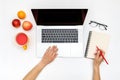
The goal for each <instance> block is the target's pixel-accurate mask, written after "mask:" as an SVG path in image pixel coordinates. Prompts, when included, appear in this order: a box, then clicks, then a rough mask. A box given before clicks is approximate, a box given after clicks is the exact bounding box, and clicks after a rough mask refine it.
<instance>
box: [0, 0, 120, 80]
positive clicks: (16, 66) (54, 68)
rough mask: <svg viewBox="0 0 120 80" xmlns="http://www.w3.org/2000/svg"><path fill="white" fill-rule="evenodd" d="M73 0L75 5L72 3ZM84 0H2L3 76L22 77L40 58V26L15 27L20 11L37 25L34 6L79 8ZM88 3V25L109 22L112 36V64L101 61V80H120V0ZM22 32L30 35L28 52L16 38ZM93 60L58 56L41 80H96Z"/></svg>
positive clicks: (0, 63) (0, 53) (13, 79)
mask: <svg viewBox="0 0 120 80" xmlns="http://www.w3.org/2000/svg"><path fill="white" fill-rule="evenodd" d="M53 1H54V2H55V3H56V4H55V3H53ZM86 1H87V0H86ZM88 1H89V0H88ZM70 2H71V3H72V5H69V4H68V3H70ZM80 2H81V1H80V0H76V1H75V0H36V1H35V0H29V1H28V0H0V79H1V80H22V78H23V77H24V76H25V75H26V74H27V73H28V71H30V70H31V69H32V68H33V67H34V66H35V65H36V64H37V63H38V62H39V61H40V58H37V57H36V53H35V29H36V28H35V27H36V26H33V29H32V30H31V31H28V32H26V31H23V30H22V28H19V29H15V28H13V27H12V25H11V21H12V20H13V19H14V18H17V15H16V13H17V11H19V10H24V11H25V12H26V14H27V18H26V19H25V20H29V21H31V22H33V24H35V22H34V20H33V17H32V14H31V11H30V9H31V8H39V6H46V5H48V7H49V8H50V7H51V8H52V7H53V8H54V7H55V6H58V7H59V6H60V7H62V8H64V6H68V7H74V8H76V7H78V6H79V5H81V4H80ZM43 3H44V4H43ZM61 4H62V6H61ZM83 5H86V4H83ZM87 5H88V6H89V12H88V17H87V20H86V22H85V26H87V24H88V22H89V21H90V20H95V21H98V22H101V23H104V24H107V25H108V26H109V29H108V31H109V34H110V35H111V40H110V46H109V49H108V52H107V54H106V58H107V60H108V62H109V65H106V63H105V62H103V63H102V64H101V70H100V71H101V80H120V76H119V75H120V69H119V68H120V64H119V61H120V51H119V50H120V30H119V29H120V7H119V6H120V1H119V0H100V1H96V0H94V1H93V2H92V3H89V2H88V3H87ZM36 6H37V7H36ZM85 30H87V28H85ZM20 31H22V32H25V33H26V34H27V35H28V36H29V37H30V43H29V46H28V50H26V51H24V50H22V49H21V48H20V47H19V46H17V45H16V44H15V41H14V38H15V35H16V34H17V33H18V32H20ZM84 35H85V36H86V35H87V34H86V33H85V34H84ZM92 62H93V61H92V60H90V59H85V58H57V59H56V60H55V61H54V62H53V63H51V64H49V65H48V66H47V67H46V68H45V69H44V70H43V71H42V73H41V74H40V75H39V76H38V78H37V80H92Z"/></svg>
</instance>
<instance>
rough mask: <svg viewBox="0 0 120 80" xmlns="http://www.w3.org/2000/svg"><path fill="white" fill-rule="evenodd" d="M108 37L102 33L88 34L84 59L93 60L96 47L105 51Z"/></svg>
mask: <svg viewBox="0 0 120 80" xmlns="http://www.w3.org/2000/svg"><path fill="white" fill-rule="evenodd" d="M109 39H110V36H109V35H108V34H106V33H102V32H95V31H90V32H89V38H88V42H87V46H86V53H85V57H88V58H94V57H95V52H96V46H98V47H99V48H100V49H102V50H103V51H105V53H106V51H107V49H108V44H109Z"/></svg>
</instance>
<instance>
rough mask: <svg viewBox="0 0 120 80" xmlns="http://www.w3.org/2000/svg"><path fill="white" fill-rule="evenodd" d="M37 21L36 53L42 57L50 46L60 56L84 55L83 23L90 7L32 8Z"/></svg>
mask: <svg viewBox="0 0 120 80" xmlns="http://www.w3.org/2000/svg"><path fill="white" fill-rule="evenodd" d="M31 12H32V15H33V18H34V21H35V23H36V29H37V30H36V38H37V39H36V51H37V52H36V53H37V57H42V56H43V55H44V53H45V51H46V49H47V48H48V47H49V46H53V45H56V46H57V47H58V49H59V50H58V57H84V53H83V28H84V27H83V25H84V22H85V18H86V15H87V12H88V9H31Z"/></svg>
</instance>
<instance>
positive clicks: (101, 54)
mask: <svg viewBox="0 0 120 80" xmlns="http://www.w3.org/2000/svg"><path fill="white" fill-rule="evenodd" d="M96 48H97V50H99V51H100V56H102V58H103V59H104V60H105V62H106V63H107V64H108V62H107V60H106V59H105V57H104V55H103V53H102V51H101V50H100V49H99V48H98V46H96Z"/></svg>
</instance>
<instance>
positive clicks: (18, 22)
mask: <svg viewBox="0 0 120 80" xmlns="http://www.w3.org/2000/svg"><path fill="white" fill-rule="evenodd" d="M12 25H13V27H15V28H18V27H20V25H21V22H20V20H19V19H14V20H13V21H12Z"/></svg>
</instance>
